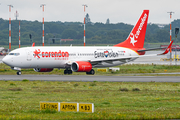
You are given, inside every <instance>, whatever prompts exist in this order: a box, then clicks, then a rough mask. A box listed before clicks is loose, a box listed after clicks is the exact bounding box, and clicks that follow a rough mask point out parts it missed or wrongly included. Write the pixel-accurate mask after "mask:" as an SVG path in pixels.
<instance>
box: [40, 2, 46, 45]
mask: <svg viewBox="0 0 180 120" xmlns="http://www.w3.org/2000/svg"><path fill="white" fill-rule="evenodd" d="M44 6H45V4H42V5H41V6H40V7H42V12H43V18H42V46H44Z"/></svg>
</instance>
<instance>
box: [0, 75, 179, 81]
mask: <svg viewBox="0 0 180 120" xmlns="http://www.w3.org/2000/svg"><path fill="white" fill-rule="evenodd" d="M23 79H27V80H30V81H35V80H42V81H75V82H79V81H82V82H93V81H99V82H107V81H108V82H180V76H96V75H94V76H91V75H0V80H6V81H9V80H14V81H17V80H23Z"/></svg>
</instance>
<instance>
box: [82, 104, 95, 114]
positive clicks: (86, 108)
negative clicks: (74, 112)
mask: <svg viewBox="0 0 180 120" xmlns="http://www.w3.org/2000/svg"><path fill="white" fill-rule="evenodd" d="M79 112H87V113H94V104H93V103H79Z"/></svg>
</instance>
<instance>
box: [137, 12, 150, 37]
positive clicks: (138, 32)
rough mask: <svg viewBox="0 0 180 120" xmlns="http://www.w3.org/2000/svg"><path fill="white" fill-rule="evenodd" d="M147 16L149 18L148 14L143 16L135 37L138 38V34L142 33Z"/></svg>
mask: <svg viewBox="0 0 180 120" xmlns="http://www.w3.org/2000/svg"><path fill="white" fill-rule="evenodd" d="M146 18H147V14H144V17H143V18H141V23H140V25H139V28H138V30H137V31H136V34H135V37H136V38H138V36H139V35H140V32H141V30H142V27H143V25H144V23H145V21H146Z"/></svg>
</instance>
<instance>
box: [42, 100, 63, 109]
mask: <svg viewBox="0 0 180 120" xmlns="http://www.w3.org/2000/svg"><path fill="white" fill-rule="evenodd" d="M46 109H50V110H56V111H60V102H44V101H42V102H40V110H46Z"/></svg>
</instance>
